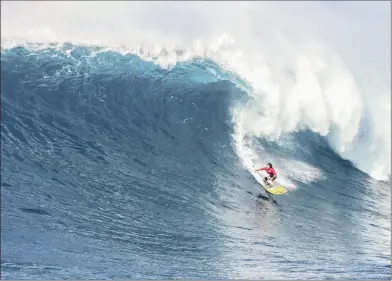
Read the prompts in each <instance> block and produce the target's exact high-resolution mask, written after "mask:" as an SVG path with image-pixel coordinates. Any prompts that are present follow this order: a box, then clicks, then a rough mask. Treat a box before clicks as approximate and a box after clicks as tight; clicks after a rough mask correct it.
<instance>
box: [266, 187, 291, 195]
mask: <svg viewBox="0 0 392 281" xmlns="http://www.w3.org/2000/svg"><path fill="white" fill-rule="evenodd" d="M264 189H265V190H266V191H267V192H269V193H271V194H276V195H281V194H285V193H286V192H287V191H288V190H287V189H286V188H284V187H283V186H279V185H277V186H274V187H267V186H265V185H264Z"/></svg>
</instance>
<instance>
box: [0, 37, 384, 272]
mask: <svg viewBox="0 0 392 281" xmlns="http://www.w3.org/2000/svg"><path fill="white" fill-rule="evenodd" d="M1 76H2V78H1V80H2V82H1V83H2V87H1V94H2V104H1V142H2V165H1V174H2V176H1V193H2V196H1V203H2V220H1V221H2V222H1V223H2V231H1V233H2V234H1V235H2V237H1V238H2V246H1V247H2V249H1V267H2V278H4V279H24V278H28V279H58V278H83V279H90V278H99V279H101V278H102V279H104V278H138V279H142V278H143V279H144V278H148V279H155V278H164V279H168V278H194V279H196V278H208V279H216V278H217V279H218V278H219V279H221V278H248V279H249V278H268V279H274V278H318V279H324V278H332V279H336V278H345V279H348V278H352V279H356V278H360V279H363V278H366V279H389V278H390V272H391V265H390V231H391V229H390V200H391V195H390V193H391V192H390V188H389V186H388V183H385V182H382V181H376V180H373V179H372V178H371V177H370V176H368V175H367V174H366V173H364V172H362V171H361V170H359V169H357V168H356V167H355V166H354V165H353V164H352V163H351V162H350V161H348V160H343V159H342V157H341V156H340V155H339V154H337V153H336V152H335V150H334V149H332V148H331V145H330V142H329V141H328V139H327V138H326V137H323V136H322V135H320V134H318V133H315V132H313V131H311V130H306V129H305V130H301V131H297V132H295V131H294V132H291V133H285V134H282V135H281V136H280V137H279V138H278V139H277V140H270V139H268V138H264V137H262V136H259V137H258V136H249V134H245V133H244V132H243V131H244V129H243V128H242V127H241V122H239V121H238V120H239V116H240V113H241V108H242V109H243V107H244V106H246V105H247V104H249V103H250V102H252V99H250V97H249V96H248V94H247V92H246V83H244V82H241V80H239V79H238V78H237V77H236V76H235V75H234V74H230V73H227V72H225V71H223V70H222V69H221V68H220V67H219V66H218V65H217V64H215V63H214V62H213V61H210V60H204V59H201V58H200V59H193V60H190V61H187V62H183V63H178V64H177V65H176V66H174V67H173V68H169V69H163V68H161V67H159V66H158V65H156V64H154V63H152V62H148V61H145V60H142V59H141V58H140V57H138V56H136V55H131V54H128V55H127V54H120V53H118V52H115V51H108V50H106V51H105V50H99V48H98V49H97V48H94V47H81V46H74V45H69V44H65V45H61V46H60V47H59V46H52V47H51V46H46V47H45V48H38V49H37V48H35V49H34V48H27V47H13V48H4V49H3V50H2V56H1ZM254 122H256V123H257V122H258V120H257V119H256V120H254ZM267 161H269V162H273V163H274V165H275V167H276V169H277V171H278V174H279V177H280V179H281V181H282V182H283V183H285V184H286V186H287V187H288V188H289V189H290V191H289V192H288V193H287V194H285V195H282V196H275V197H273V198H271V199H269V198H268V197H266V195H265V192H264V191H263V190H262V189H261V186H260V184H259V183H258V181H257V176H256V175H255V174H253V173H252V170H251V167H252V165H257V166H259V165H264V164H265V162H267ZM255 176H256V177H255Z"/></svg>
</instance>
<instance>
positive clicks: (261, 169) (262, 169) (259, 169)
mask: <svg viewBox="0 0 392 281" xmlns="http://www.w3.org/2000/svg"><path fill="white" fill-rule="evenodd" d="M267 169H268V167H264V168H258V169H256V170H255V171H256V172H257V171H267Z"/></svg>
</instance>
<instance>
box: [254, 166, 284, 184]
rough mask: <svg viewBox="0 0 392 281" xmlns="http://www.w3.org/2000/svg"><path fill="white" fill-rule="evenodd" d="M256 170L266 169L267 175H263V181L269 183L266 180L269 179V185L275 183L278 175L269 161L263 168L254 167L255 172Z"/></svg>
mask: <svg viewBox="0 0 392 281" xmlns="http://www.w3.org/2000/svg"><path fill="white" fill-rule="evenodd" d="M257 171H266V172H267V174H268V176H269V177H264V182H265V183H266V184H268V185H270V183H269V182H268V181H269V180H270V181H271V185H272V184H273V183H275V180H276V178H277V177H278V175H277V174H276V171H275V169H274V168H273V167H272V164H271V163H267V166H265V167H263V168H259V169H255V172H257Z"/></svg>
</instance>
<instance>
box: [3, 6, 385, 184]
mask: <svg viewBox="0 0 392 281" xmlns="http://www.w3.org/2000/svg"><path fill="white" fill-rule="evenodd" d="M1 5H2V9H1V23H2V26H1V31H2V35H1V36H2V48H7V47H9V46H12V45H15V44H16V45H20V44H23V43H25V42H40V43H51V42H58V43H63V42H72V43H73V44H84V45H100V46H105V48H104V49H102V50H100V51H103V50H115V51H118V52H121V53H124V54H125V53H132V54H135V55H138V56H140V57H141V58H143V59H145V60H150V61H154V62H156V63H158V64H160V65H161V66H162V67H171V66H173V65H175V64H176V63H178V62H182V61H187V60H191V59H193V58H195V57H202V58H208V59H212V60H214V61H215V62H217V63H219V64H220V66H221V67H222V68H224V69H226V70H227V71H231V72H234V73H236V74H238V75H240V76H241V77H242V78H243V79H244V80H245V81H246V82H247V83H248V84H249V85H250V86H251V88H252V90H251V91H250V92H249V95H250V96H252V98H253V100H252V101H251V102H249V103H248V105H247V106H245V107H239V108H238V110H237V113H236V114H237V115H238V116H237V117H236V122H237V123H236V126H237V128H239V127H240V126H241V130H240V132H241V133H240V134H239V135H238V137H240V136H242V138H243V141H237V143H240V144H241V145H239V146H238V145H237V146H236V147H237V152H238V154H239V156H240V157H241V159H243V161H244V162H245V163H248V162H249V161H251V162H252V161H253V162H254V161H256V159H253V158H249V159H250V160H249V159H248V157H253V156H252V155H254V153H252V151H250V152H249V151H248V150H244V147H242V146H246V145H248V146H249V145H250V144H248V143H246V141H245V140H246V139H251V138H252V137H255V136H263V137H266V138H270V139H271V140H276V139H278V138H279V137H281V135H282V133H285V132H292V131H296V130H301V129H303V128H309V129H311V130H313V131H314V132H317V133H320V134H321V135H325V136H327V138H328V139H329V141H330V143H331V145H332V146H333V148H334V149H335V150H336V151H337V152H338V153H340V155H341V156H342V157H344V158H347V159H350V160H351V161H353V162H354V163H355V164H356V165H357V166H358V167H359V168H360V169H362V170H363V171H365V172H366V173H369V174H370V175H372V176H373V177H374V178H377V179H388V175H390V168H391V158H390V155H391V151H390V143H391V132H390V124H391V123H390V122H391V121H390V114H391V108H390V106H389V105H390V99H391V94H390V74H391V73H390V51H389V50H390V40H389V37H388V36H390V32H391V31H390V25H389V24H388V23H389V22H390V13H389V12H387V11H389V10H390V9H388V8H390V3H370V2H366V3H365V2H363V3H359V2H356V3H337V2H328V1H327V2H311V3H310V2H309V3H308V2H307V3H305V2H301V3H300V2H296V3H295V4H292V3H289V2H279V1H277V2H266V1H263V2H189V3H185V2H184V3H182V2H162V3H158V2H148V3H147V2H146V3H141V2H65V1H64V2H29V3H28V2H2V3H1ZM31 11H34V13H32V12H31ZM217 13H219V17H217V16H216V14H217ZM374 14H376V15H377V16H374ZM30 46H31V44H30ZM41 46H44V45H42V44H41ZM363 119H366V120H367V122H368V123H367V126H365V127H363V126H361V120H363ZM363 129H366V130H367V131H366V132H364V131H363ZM241 147H242V148H241ZM241 149H242V150H243V151H240V150H241ZM258 160H260V159H258ZM248 164H249V163H248ZM248 164H246V165H248Z"/></svg>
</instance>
